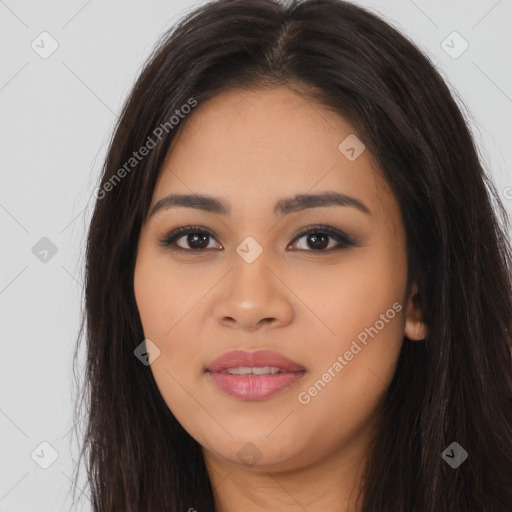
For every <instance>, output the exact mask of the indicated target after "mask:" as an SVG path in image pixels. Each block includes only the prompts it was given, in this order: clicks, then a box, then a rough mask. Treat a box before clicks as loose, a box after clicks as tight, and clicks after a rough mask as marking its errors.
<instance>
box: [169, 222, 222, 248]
mask: <svg viewBox="0 0 512 512" xmlns="http://www.w3.org/2000/svg"><path fill="white" fill-rule="evenodd" d="M209 237H211V238H213V234H212V233H211V232H210V231H209V230H207V229H206V228H203V227H202V226H183V227H180V228H177V229H174V230H172V231H171V232H170V233H168V234H167V235H166V236H165V238H164V239H163V240H160V243H161V244H162V245H164V246H165V247H168V248H169V249H171V250H173V251H187V252H191V251H198V252H201V251H204V250H205V249H212V247H210V248H209V247H208V246H209V243H208V238H209ZM182 238H184V239H185V240H184V244H187V245H188V247H187V246H186V245H185V246H184V247H183V246H180V245H178V243H177V242H178V240H180V239H182ZM219 245H220V244H219ZM221 248H222V246H221Z"/></svg>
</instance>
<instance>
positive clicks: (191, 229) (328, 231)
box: [159, 225, 356, 254]
mask: <svg viewBox="0 0 512 512" xmlns="http://www.w3.org/2000/svg"><path fill="white" fill-rule="evenodd" d="M189 234H195V235H197V234H199V235H208V236H210V237H212V238H215V236H214V235H213V233H211V231H210V230H208V229H206V228H204V227H201V226H182V227H179V228H177V229H174V230H172V231H171V232H170V233H168V234H167V235H166V236H165V237H164V238H163V239H162V240H159V241H160V243H161V244H162V245H163V246H164V247H166V248H168V249H170V250H172V251H176V252H193V253H200V252H205V251H211V250H212V249H184V248H183V247H178V246H177V245H176V241H177V240H179V239H180V238H182V237H183V236H185V235H189ZM310 234H324V235H328V236H330V237H332V238H333V239H334V240H335V241H336V242H337V243H338V246H335V247H331V248H330V249H319V250H314V249H309V250H308V249H298V250H299V251H305V252H311V253H316V254H321V253H330V252H332V251H339V250H341V249H346V248H349V247H353V246H355V245H356V244H355V243H354V242H353V241H352V240H351V239H350V238H349V237H348V236H347V235H346V234H345V233H343V232H342V231H338V230H337V229H334V228H332V227H330V226H325V225H315V226H307V227H305V228H302V229H301V230H299V232H298V233H296V234H295V237H294V239H293V240H292V243H294V242H296V241H297V240H299V239H300V238H302V237H304V236H305V235H310Z"/></svg>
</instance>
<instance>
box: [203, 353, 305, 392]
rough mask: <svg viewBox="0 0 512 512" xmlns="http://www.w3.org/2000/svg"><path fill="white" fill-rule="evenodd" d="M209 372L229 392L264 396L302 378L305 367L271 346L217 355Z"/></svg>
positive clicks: (219, 386)
mask: <svg viewBox="0 0 512 512" xmlns="http://www.w3.org/2000/svg"><path fill="white" fill-rule="evenodd" d="M206 372H207V373H208V374H209V375H210V377H211V378H212V380H213V382H214V384H215V385H216V386H217V387H218V388H219V389H220V390H221V391H223V392H224V393H227V394H228V395H231V396H234V397H237V398H242V399H244V400H264V399H266V398H269V397H271V396H273V395H275V394H276V393H278V392H280V391H282V390H284V389H287V388H288V387H290V386H292V385H293V384H295V383H297V382H299V381H300V380H301V379H302V378H303V377H304V375H305V373H306V369H305V368H304V367H303V366H301V365H299V364H298V363H295V362H294V361H291V360H290V359H288V358H287V357H285V356H283V355H282V354H279V353H278V352H273V351H271V350H257V351H256V352H247V351H245V350H232V351H229V352H225V353H224V354H222V355H220V356H219V357H217V358H216V359H215V360H214V361H213V362H212V363H211V364H210V365H209V366H208V368H207V369H206Z"/></svg>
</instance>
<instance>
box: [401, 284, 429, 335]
mask: <svg viewBox="0 0 512 512" xmlns="http://www.w3.org/2000/svg"><path fill="white" fill-rule="evenodd" d="M421 304H422V300H421V297H420V295H419V293H418V287H417V285H416V283H413V284H412V286H411V293H410V294H409V300H408V302H407V308H406V312H405V329H404V335H405V337H406V338H408V339H409V340H424V339H425V338H426V337H427V336H428V334H429V329H428V326H427V325H426V324H425V322H424V321H423V312H422V309H421Z"/></svg>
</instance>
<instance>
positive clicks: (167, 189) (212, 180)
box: [134, 87, 427, 512]
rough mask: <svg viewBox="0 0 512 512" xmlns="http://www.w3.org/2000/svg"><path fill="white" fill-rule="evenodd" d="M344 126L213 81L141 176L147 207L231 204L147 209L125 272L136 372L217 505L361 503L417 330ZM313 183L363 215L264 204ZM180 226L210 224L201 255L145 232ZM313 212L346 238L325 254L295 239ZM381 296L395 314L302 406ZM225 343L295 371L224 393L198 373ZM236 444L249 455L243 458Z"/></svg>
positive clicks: (397, 219)
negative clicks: (147, 343)
mask: <svg viewBox="0 0 512 512" xmlns="http://www.w3.org/2000/svg"><path fill="white" fill-rule="evenodd" d="M349 134H356V131H355V129H354V128H353V127H352V126H351V125H350V123H349V122H348V121H346V120H345V119H343V118H342V117H340V116H338V115H336V114H334V113H332V112H330V111H329V110H327V109H325V108H324V107H323V106H321V105H320V104H318V103H316V102H314V101H313V100H310V99H308V98H307V97H306V96H304V95H299V94H296V93H295V92H293V91H292V90H290V89H288V88H285V87H282V88H262V89H258V90H253V91H229V92H225V93H222V94H220V95H217V96H215V97H214V98H212V99H210V100H209V101H207V102H205V103H203V104H199V105H198V106H197V107H196V108H195V109H194V111H193V112H192V113H191V114H190V115H189V116H188V117H187V119H186V121H185V122H184V124H183V126H181V127H180V130H179V131H178V133H177V136H176V138H175V139H174V140H173V143H172V144H171V147H170V148H169V151H168V154H167V158H166V160H165V163H164V165H163V167H162V170H161V174H160V176H159V179H158V182H157V184H156V187H155V190H154V195H153V199H152V203H151V207H150V211H151V208H153V206H154V205H155V204H156V203H157V202H158V201H159V200H160V199H162V198H164V197H166V196H167V195H169V194H171V193H183V194H190V193H201V194H207V195H213V196H216V197H219V198H222V199H223V200H224V201H226V202H227V203H228V204H229V205H230V208H231V211H230V215H220V214H217V213H210V212H205V211H201V210H198V209H193V208H190V207H178V208H172V209H167V210H160V211H159V212H157V213H156V214H155V215H153V216H151V217H149V218H148V220H147V221H146V222H145V224H144V225H143V227H142V230H141V233H140V239H139V246H138V252H137V260H136V267H135V274H134V291H135V297H136V301H137V306H138V309H139V313H140V318H141V322H142V325H143V329H144V334H145V337H146V338H147V339H150V340H152V341H153V343H154V344H155V345H157V346H158V348H159V350H160V354H159V356H158V357H157V358H156V359H155V360H154V361H153V362H152V364H151V366H150V368H151V371H152V372H153V375H154V378H155V381H156V383H157V385H158V388H159V390H160V392H161V393H162V396H163V398H164V400H165V402H166V403H167V405H168V406H169V408H170V409H171V411H172V412H173V414H174V415H175V416H176V418H177V419H178V421H179V422H180V423H181V424H182V425H183V427H184V428H185V429H186V430H187V431H188V432H189V433H190V435H191V436H192V437H194V438H195V439H196V440H197V441H198V442H199V443H200V444H201V446H202V447H203V453H204V457H205V461H206V465H207V469H208V472H209V475H210V479H211V481H212V486H213V488H214V494H215V501H216V510H217V511H220V512H231V511H235V510H247V511H249V512H257V511H258V512H259V511H268V510H280V511H285V512H286V511H292V510H293V511H296V510H302V509H305V510H308V511H309V512H316V511H322V512H324V511H325V510H347V511H349V510H350V511H356V510H360V509H358V508H357V507H356V503H355V498H356V494H357V491H358V489H359V486H360V483H361V470H362V464H363V462H364V460H365V457H366V455H367V445H368V442H369V440H370V439H371V436H372V433H373V432H374V430H375V426H376V423H377V420H378V417H379V413H380V412H381V408H380V405H381V403H382V399H383V396H384V394H385V391H386V389H387V388H388V386H389V384H390V382H391V379H392V377H393V373H394V371H395V367H396V363H397V360H398V356H399V352H400V348H401V345H402V343H403V342H404V339H403V336H404V334H405V336H407V338H409V339H411V340H414V339H422V338H424V337H425V336H426V334H427V328H426V326H425V325H424V323H423V322H422V321H421V314H420V312H419V311H417V309H415V307H414V305H413V300H412V299H413V295H414V293H415V292H416V286H415V285H414V284H413V287H412V291H411V293H410V295H409V296H407V295H406V282H407V260H406V256H407V255H406V245H405V233H404V228H403V223H402V218H401V215H400V211H399V208H398V204H397V202H396V200H395V198H394V196H393V195H392V194H391V192H390V191H389V189H388V187H387V186H386V183H385V182H384V180H383V178H382V176H381V173H380V171H379V169H378V167H377V164H376V162H375V160H374V158H373V157H372V155H371V154H370V152H369V151H368V150H365V151H363V153H362V154H361V155H360V156H359V157H358V158H357V159H356V160H354V161H350V160H349V159H347V158H346V156H345V155H344V154H342V153H341V152H340V150H339V149H338V145H339V144H340V142H341V141H343V140H344V139H345V138H346V137H347V136H348V135H349ZM356 135H357V134H356ZM320 191H322V192H323V191H336V192H341V193H345V194H347V195H350V196H352V197H355V198H357V199H359V200H360V201H362V202H363V203H364V204H365V205H366V206H367V207H368V209H369V210H370V213H369V214H368V215H367V214H365V213H363V212H361V211H359V210H358V209H356V208H354V207H350V206H322V207H315V208H311V209H307V210H302V211H298V212H294V213H291V214H289V215H286V216H284V217H278V216H276V215H275V214H274V211H273V210H274V204H275V203H276V201H278V200H279V199H282V198H285V197H290V196H293V195H295V194H299V193H316V192H320ZM189 224H192V225H199V226H201V227H203V228H207V229H208V230H210V231H211V232H212V233H213V237H210V238H207V239H206V242H205V243H207V244H208V248H207V249H202V251H203V252H199V251H197V250H196V251H194V253H192V249H191V248H190V247H191V246H190V243H187V236H186V235H184V236H182V237H181V238H180V239H179V240H178V241H177V243H178V244H179V245H180V246H181V247H183V248H189V252H184V251H183V252H173V251H172V250H170V249H169V248H166V247H164V246H163V245H162V244H161V243H160V242H159V240H161V239H164V238H165V236H166V235H167V234H168V233H169V232H170V231H171V230H172V229H174V228H176V227H180V226H186V225H189ZM315 224H326V225H329V226H332V227H333V228H335V229H338V230H340V231H342V232H344V233H346V234H347V235H348V236H349V237H350V238H352V239H354V240H356V241H357V245H356V246H354V247H348V248H341V249H340V250H333V251H329V252H327V251H328V250H329V248H331V247H335V246H337V245H338V244H337V242H336V240H335V239H333V238H329V239H328V240H329V242H328V243H329V246H328V248H321V249H320V250H317V251H316V252H315V247H316V246H315V244H314V242H315V241H314V240H313V243H311V242H310V243H308V236H307V235H306V236H304V235H303V236H301V238H299V239H297V238H296V237H295V234H296V233H297V231H298V230H299V229H300V228H303V227H306V226H309V225H315ZM318 232H321V230H317V231H316V233H318ZM247 236H251V237H253V238H254V239H255V240H256V241H257V242H258V244H259V245H260V246H261V248H262V249H263V252H262V254H261V255H260V256H259V257H258V258H257V259H256V260H255V261H254V262H252V263H248V262H247V261H245V260H244V259H243V258H242V257H240V256H239V255H238V253H237V252H236V248H237V247H238V246H239V245H240V243H241V242H242V241H243V240H244V239H245V238H246V237H247ZM309 238H311V237H309ZM189 241H190V239H189ZM326 243H327V242H326ZM196 246H197V244H196ZM322 250H323V251H324V252H321V251H322ZM394 303H399V305H400V306H402V308H401V311H399V312H397V313H396V315H395V316H394V318H393V319H392V320H389V321H388V322H386V323H385V327H384V328H382V329H381V330H379V331H378V334H377V335H375V336H374V337H373V338H369V339H368V342H367V345H366V346H364V345H362V344H361V343H359V345H360V346H361V347H362V349H361V350H360V351H359V352H358V353H357V355H355V356H354V357H353V359H352V360H350V361H348V362H347V363H348V364H347V365H346V366H344V367H343V369H342V371H339V372H337V373H336V372H334V373H335V377H332V378H331V380H330V381H329V382H328V383H327V384H326V385H325V387H323V389H322V390H321V391H320V392H318V393H317V394H316V396H313V397H310V398H311V399H310V401H309V402H308V403H307V404H304V403H301V402H300V401H299V400H298V396H299V393H301V392H302V393H304V392H307V390H308V389H309V388H310V387H311V386H312V385H313V384H314V383H315V382H316V381H318V379H320V378H322V375H323V374H325V372H327V371H328V369H329V368H332V366H333V363H334V362H336V361H337V357H338V356H339V355H343V354H344V353H345V352H346V351H347V350H349V348H350V346H351V343H352V342H353V341H354V340H357V336H358V334H360V333H361V332H363V331H364V330H365V328H369V327H370V326H374V325H375V324H376V321H377V320H379V318H381V316H380V315H382V314H385V313H386V311H387V310H389V309H390V308H392V305H393V304H394ZM405 342H408V343H411V342H412V341H408V340H405ZM232 349H246V350H249V351H252V350H256V349H270V350H275V351H277V352H280V353H282V354H284V355H285V356H286V357H288V358H289V359H291V360H293V361H295V362H297V363H299V364H301V365H303V366H304V367H306V369H307V373H306V374H305V376H304V378H303V379H302V380H301V381H300V382H299V383H298V384H296V385H294V386H291V387H289V388H288V389H285V390H283V391H281V392H280V393H278V394H277V395H274V396H272V397H270V398H267V399H265V400H261V401H247V400H243V399H240V398H235V397H232V396H229V395H226V394H224V393H223V392H222V391H220V390H219V389H218V388H217V387H216V386H215V385H214V384H213V383H212V382H211V378H210V377H209V375H207V374H206V373H205V372H204V370H205V368H206V367H207V366H208V365H209V363H211V362H212V361H213V359H215V358H216V357H217V356H218V355H220V354H222V353H224V352H226V351H228V350H232ZM331 371H332V370H331ZM302 396H304V395H302ZM247 443H252V445H254V447H255V448H253V447H251V446H250V445H248V444H247ZM240 450H242V452H241V453H242V454H247V453H249V454H253V455H254V460H256V458H257V457H259V459H258V460H257V462H256V463H255V464H252V465H251V463H246V462H244V460H243V459H242V458H241V457H239V455H238V453H239V452H240ZM193 505H194V504H193V503H191V506H192V507H193ZM301 507H303V508H301Z"/></svg>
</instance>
